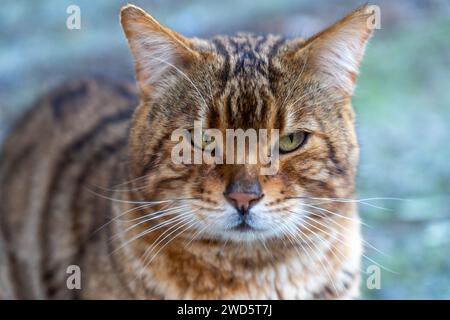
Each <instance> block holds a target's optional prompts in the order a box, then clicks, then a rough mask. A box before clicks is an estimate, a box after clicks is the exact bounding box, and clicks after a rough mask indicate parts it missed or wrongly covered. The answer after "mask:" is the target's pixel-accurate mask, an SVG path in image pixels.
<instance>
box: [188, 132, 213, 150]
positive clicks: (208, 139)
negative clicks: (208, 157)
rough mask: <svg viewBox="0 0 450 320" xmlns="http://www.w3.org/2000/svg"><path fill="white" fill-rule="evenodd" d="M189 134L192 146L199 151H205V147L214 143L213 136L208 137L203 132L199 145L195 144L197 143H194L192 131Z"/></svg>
mask: <svg viewBox="0 0 450 320" xmlns="http://www.w3.org/2000/svg"><path fill="white" fill-rule="evenodd" d="M190 133H191V142H192V145H193V146H195V147H197V148H199V149H202V150H205V149H206V147H207V146H209V145H210V144H211V143H213V142H214V136H209V135H207V134H206V133H205V132H203V134H202V140H201V144H200V143H197V141H194V131H193V130H191V131H190Z"/></svg>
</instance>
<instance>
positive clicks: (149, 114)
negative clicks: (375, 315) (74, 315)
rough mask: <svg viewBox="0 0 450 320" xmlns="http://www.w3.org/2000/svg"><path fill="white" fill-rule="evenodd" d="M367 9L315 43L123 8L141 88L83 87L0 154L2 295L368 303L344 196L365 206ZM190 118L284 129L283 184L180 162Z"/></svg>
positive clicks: (32, 121) (50, 106)
mask: <svg viewBox="0 0 450 320" xmlns="http://www.w3.org/2000/svg"><path fill="white" fill-rule="evenodd" d="M368 8H369V7H368V6H363V7H361V8H359V9H356V10H355V11H353V12H352V13H350V14H349V15H347V16H346V17H345V18H343V19H342V20H340V21H338V22H337V23H336V24H334V25H333V26H331V27H329V28H327V29H325V30H324V31H322V32H320V33H318V34H316V35H314V36H312V37H311V38H308V39H306V40H304V39H291V40H289V39H285V38H283V37H281V36H275V35H267V36H256V35H252V34H246V33H239V34H236V35H234V36H217V37H214V38H212V39H210V40H202V39H197V38H194V39H188V38H185V37H183V36H182V35H180V34H178V33H176V32H175V31H172V30H170V29H168V28H166V27H164V26H162V25H161V24H160V23H158V22H157V21H156V20H155V19H154V18H153V17H151V16H150V15H149V14H147V13H146V12H145V11H143V10H142V9H140V8H138V7H136V6H133V5H127V6H125V7H123V8H122V10H121V14H120V20H121V24H122V27H123V29H124V32H125V35H126V38H127V40H128V44H129V47H130V49H131V52H132V55H133V57H134V60H135V66H136V70H135V71H136V80H137V81H136V83H137V86H134V84H128V83H125V82H124V83H122V82H117V81H112V80H106V79H90V78H86V79H80V80H73V81H71V82H69V83H68V84H65V85H63V86H61V87H60V88H58V89H56V90H54V91H53V92H50V93H49V94H48V95H46V96H44V97H43V98H42V99H41V100H40V101H38V102H37V104H36V106H35V107H34V108H33V109H32V110H31V111H30V112H29V113H27V114H26V115H25V116H24V117H23V118H22V120H21V121H19V122H18V124H17V125H16V126H15V128H14V129H13V131H12V132H11V134H10V135H9V137H8V138H7V139H6V141H5V143H4V145H3V149H2V153H1V158H0V159H1V163H0V191H1V192H0V227H1V228H0V298H2V299H349V298H356V297H358V292H359V290H358V287H359V281H360V280H359V279H360V274H359V273H360V257H361V254H362V240H361V236H360V220H359V217H358V214H357V208H356V205H355V202H354V201H344V200H340V199H351V198H352V197H354V193H355V174H356V170H357V164H358V153H359V149H358V143H357V137H356V133H355V128H354V121H355V120H354V112H353V109H352V105H351V97H352V93H353V91H354V87H355V81H356V75H357V72H358V67H359V64H360V62H361V59H362V56H363V53H364V50H365V46H366V43H367V41H368V39H369V38H370V36H371V34H372V29H371V28H370V27H369V24H368V20H369V19H370V18H371V14H370V12H369V10H368ZM194 121H200V122H201V123H202V125H203V127H204V128H216V129H218V130H220V132H224V131H225V130H226V129H239V128H241V129H243V130H246V129H273V130H275V129H277V130H279V135H280V138H279V141H278V143H277V145H278V148H279V149H277V150H279V151H280V152H279V156H278V158H277V159H272V160H271V161H277V163H278V165H279V166H278V171H277V172H276V173H274V174H271V175H262V174H260V172H259V171H258V168H260V167H261V166H262V164H261V163H259V162H258V163H255V164H248V163H244V164H242V163H241V164H227V163H225V164H220V163H213V164H206V163H200V164H186V163H174V162H173V161H171V154H172V150H173V148H174V145H175V143H176V141H173V139H171V134H172V132H174V130H176V129H180V128H182V129H186V130H191V129H192V126H193V124H194ZM188 132H191V131H188ZM201 141H202V143H203V142H205V144H206V145H208V140H207V139H203V140H201ZM203 147H204V146H203V144H202V145H201V146H198V145H195V146H193V149H195V148H200V149H201V148H203ZM269 149H270V148H269ZM71 270H75V273H73V272H72V271H71ZM75 276H78V278H76V277H75ZM77 279H78V280H77ZM77 283H78V284H77ZM71 285H72V286H71Z"/></svg>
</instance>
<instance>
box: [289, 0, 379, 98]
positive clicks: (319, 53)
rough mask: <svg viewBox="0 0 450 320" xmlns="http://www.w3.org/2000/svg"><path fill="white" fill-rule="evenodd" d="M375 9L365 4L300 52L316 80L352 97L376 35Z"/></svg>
mask: <svg viewBox="0 0 450 320" xmlns="http://www.w3.org/2000/svg"><path fill="white" fill-rule="evenodd" d="M374 14H375V12H374V11H373V9H372V8H371V7H370V6H368V5H364V6H362V7H360V8H358V9H356V10H355V11H353V12H352V13H350V14H349V15H347V16H346V17H344V18H343V19H341V20H340V21H338V22H336V23H335V24H334V25H332V26H331V27H329V28H327V29H325V30H323V31H322V32H319V33H318V34H316V35H314V36H312V37H311V38H309V39H308V40H306V42H305V43H304V45H303V46H302V49H301V50H300V51H299V52H298V54H299V55H301V56H302V60H303V61H304V62H306V63H307V65H308V66H311V70H312V72H313V75H314V77H318V80H319V81H321V82H322V83H324V84H325V85H326V86H332V87H335V88H337V89H339V90H342V91H343V92H344V93H345V94H349V95H351V94H352V93H353V90H354V87H355V80H356V76H357V74H358V69H359V64H360V62H361V59H362V57H363V54H364V50H365V47H366V44H367V41H368V39H369V38H370V36H371V35H372V32H373V25H374V24H373V22H374V20H373V19H375V16H374Z"/></svg>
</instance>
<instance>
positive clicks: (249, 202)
mask: <svg viewBox="0 0 450 320" xmlns="http://www.w3.org/2000/svg"><path fill="white" fill-rule="evenodd" d="M225 197H226V198H227V199H228V201H230V202H231V203H232V204H233V205H234V206H235V207H236V209H237V210H238V211H239V212H240V213H241V214H246V213H247V212H248V210H249V209H250V208H251V207H252V206H253V205H255V204H256V203H257V202H258V201H259V200H261V198H262V197H263V195H262V194H256V193H246V192H232V193H228V194H226V195H225Z"/></svg>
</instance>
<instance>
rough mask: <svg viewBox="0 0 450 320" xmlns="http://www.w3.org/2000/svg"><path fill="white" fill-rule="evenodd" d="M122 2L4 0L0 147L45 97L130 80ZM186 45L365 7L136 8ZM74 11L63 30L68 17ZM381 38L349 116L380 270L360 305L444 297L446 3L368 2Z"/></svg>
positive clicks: (167, 0)
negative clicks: (76, 23)
mask: <svg viewBox="0 0 450 320" xmlns="http://www.w3.org/2000/svg"><path fill="white" fill-rule="evenodd" d="M126 2H127V1H106V0H102V1H95V2H94V1H87V0H86V1H81V0H79V1H77V0H73V1H61V0H47V1H25V0H19V1H17V0H15V1H14V0H2V3H1V8H0V141H1V139H2V137H3V136H4V135H5V133H6V131H7V130H8V127H10V126H11V125H12V124H13V123H14V120H15V119H16V118H17V117H18V116H19V115H20V114H22V113H23V112H24V111H25V110H26V108H27V107H29V106H30V105H31V104H32V102H33V101H34V100H35V99H36V98H37V97H38V96H39V95H41V94H43V93H45V92H46V91H47V90H49V89H50V88H52V87H54V86H55V85H58V84H60V83H61V82H63V81H64V80H67V79H71V78H76V77H79V76H84V75H90V74H95V75H107V76H108V77H114V78H129V79H132V77H133V73H132V72H133V68H132V63H131V56H130V54H129V52H128V49H127V47H126V42H125V39H124V37H123V35H122V31H121V29H120V27H119V23H118V13H119V8H120V7H121V6H122V5H124V4H126ZM133 3H134V4H137V5H139V6H141V7H143V8H144V9H146V10H147V11H149V12H150V13H151V14H152V15H154V16H155V17H156V18H157V19H158V20H160V21H161V22H162V23H164V24H166V25H168V26H169V27H171V28H174V29H175V30H177V31H179V32H180V33H182V34H184V35H187V36H194V35H195V36H199V37H208V36H211V35H213V34H217V33H225V34H229V33H234V32H236V31H251V32H255V33H280V34H284V35H286V36H289V37H295V36H301V37H307V36H309V35H312V34H313V33H314V32H317V31H319V30H320V29H321V28H323V27H325V26H327V25H329V24H331V23H332V22H334V21H335V20H337V19H338V18H339V17H341V16H343V15H345V14H346V13H347V12H348V11H350V10H352V9H354V8H356V7H358V6H359V5H361V4H362V3H363V2H362V1H356V0H355V1H353V0H348V1H324V0H315V1H306V0H278V1H274V0H272V1H269V0H259V1H238V0H230V1H207V0H186V1H176V0H164V1H163V0H149V1H138V0H136V1H133ZM70 4H76V5H78V6H79V7H80V8H81V30H68V29H67V28H66V19H67V17H68V14H67V13H66V8H67V7H68V6H69V5H70ZM372 4H376V5H378V6H379V7H380V9H381V29H380V30H377V31H376V34H375V37H374V38H373V39H372V41H371V43H370V44H369V47H368V50H367V54H366V57H365V60H364V62H363V65H362V68H361V75H360V77H359V81H358V88H357V90H356V94H355V97H354V105H355V109H356V111H357V115H358V132H359V139H360V143H361V147H362V149H361V165H360V170H359V177H358V198H361V199H364V198H380V197H381V198H386V197H392V198H399V199H397V200H393V199H391V200H370V201H368V202H369V203H370V204H372V205H376V206H379V207H383V208H385V209H381V208H375V207H373V206H369V205H366V204H361V205H360V212H361V216H362V219H363V220H364V222H365V223H367V224H368V225H370V227H364V228H363V232H364V236H365V239H366V240H367V241H368V242H369V243H370V244H372V245H373V246H375V247H376V248H377V249H379V250H380V251H382V252H383V253H384V254H381V253H379V252H377V251H376V250H374V249H373V248H371V247H367V248H366V252H365V255H366V256H367V258H364V266H363V270H366V268H367V267H368V266H369V265H372V264H374V262H376V263H378V264H380V265H382V266H384V267H385V268H386V269H389V270H392V271H395V272H391V271H387V270H385V269H382V274H381V289H379V290H376V289H375V290H369V289H368V288H367V286H366V278H367V275H365V274H363V277H362V278H363V281H362V284H361V289H362V292H363V298H366V299H379V298H384V299H415V298H421V299H444V298H446V299H449V298H450V147H449V139H450V75H449V73H450V1H446V0H441V1H438V0H435V1H431V0H430V1H406V0H398V1H387V0H386V1H374V2H373V3H372Z"/></svg>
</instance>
